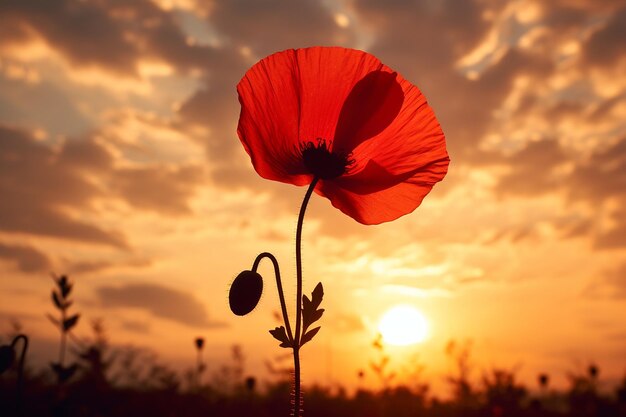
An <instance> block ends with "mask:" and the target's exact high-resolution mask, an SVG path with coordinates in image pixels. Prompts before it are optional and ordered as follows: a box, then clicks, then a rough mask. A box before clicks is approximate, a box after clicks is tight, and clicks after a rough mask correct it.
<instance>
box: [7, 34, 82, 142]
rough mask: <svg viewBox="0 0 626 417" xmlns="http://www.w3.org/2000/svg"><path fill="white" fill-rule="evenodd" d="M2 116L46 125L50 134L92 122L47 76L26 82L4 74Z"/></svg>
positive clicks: (73, 130)
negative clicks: (6, 76) (33, 81)
mask: <svg viewBox="0 0 626 417" xmlns="http://www.w3.org/2000/svg"><path fill="white" fill-rule="evenodd" d="M0 25H1V22H0ZM0 39H2V37H1V36H0ZM3 63H4V64H5V65H7V64H9V65H10V61H8V60H7V61H5V60H3ZM0 120H10V121H11V124H12V125H20V126H28V127H33V128H41V129H45V130H46V131H47V132H49V133H51V134H57V133H62V134H68V133H70V134H79V133H82V132H84V131H85V130H87V129H89V128H90V127H91V125H92V121H90V120H88V119H87V118H86V117H85V115H84V114H83V112H82V111H81V110H80V109H79V108H78V105H77V103H76V102H75V100H73V98H72V97H71V96H69V95H68V94H67V93H66V92H64V91H62V90H61V89H60V88H59V87H57V86H55V85H53V84H52V83H50V82H48V81H47V80H45V79H42V80H41V81H40V82H38V83H36V84H33V83H30V84H25V83H24V82H23V81H21V80H11V79H6V78H5V77H2V76H0Z"/></svg>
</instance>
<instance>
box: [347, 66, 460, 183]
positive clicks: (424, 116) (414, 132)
mask: <svg viewBox="0 0 626 417" xmlns="http://www.w3.org/2000/svg"><path fill="white" fill-rule="evenodd" d="M398 82H399V84H400V85H401V86H402V89H403V92H404V101H403V103H402V108H401V109H400V111H399V113H398V115H397V117H396V118H395V119H394V120H393V121H392V122H391V123H390V124H389V126H387V128H386V129H385V130H384V131H382V132H380V133H379V134H378V135H376V136H374V137H372V138H370V139H369V140H366V141H364V142H362V143H361V144H360V145H358V146H357V147H356V148H355V149H354V150H353V151H352V156H351V158H352V159H353V160H354V161H355V163H354V164H353V166H352V167H351V169H350V172H349V173H348V175H353V174H356V173H358V172H359V171H361V170H363V169H365V168H366V166H367V165H368V164H369V163H370V162H371V161H373V162H375V163H376V164H377V165H378V166H380V167H382V168H383V169H384V170H386V171H387V172H389V173H390V174H393V175H406V174H408V173H411V172H414V171H415V170H416V168H419V167H423V166H427V165H429V164H431V163H432V162H433V161H441V160H447V159H448V153H447V151H446V144H445V137H444V134H443V131H442V130H441V126H440V125H439V122H438V121H437V119H436V118H435V113H434V112H433V110H432V108H431V107H430V106H429V105H428V103H427V101H426V98H425V97H424V95H423V94H422V93H421V91H420V90H419V89H418V88H417V87H415V86H414V85H412V84H411V83H409V82H408V81H406V80H404V79H403V78H402V77H401V76H400V75H398Z"/></svg>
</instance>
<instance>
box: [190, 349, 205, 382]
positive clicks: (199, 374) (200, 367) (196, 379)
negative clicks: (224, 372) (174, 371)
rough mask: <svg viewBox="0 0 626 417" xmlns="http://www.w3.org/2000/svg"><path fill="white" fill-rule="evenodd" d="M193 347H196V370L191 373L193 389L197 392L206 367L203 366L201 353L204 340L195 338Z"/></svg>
mask: <svg viewBox="0 0 626 417" xmlns="http://www.w3.org/2000/svg"><path fill="white" fill-rule="evenodd" d="M194 345H195V347H196V369H195V371H194V373H193V374H194V375H193V380H194V382H193V384H194V387H195V389H196V390H198V389H200V386H201V385H202V374H203V373H204V371H205V370H206V365H205V364H204V360H203V359H202V353H203V351H204V338H202V337H197V338H196V339H195V340H194Z"/></svg>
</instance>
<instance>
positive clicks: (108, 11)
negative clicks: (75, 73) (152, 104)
mask: <svg viewBox="0 0 626 417" xmlns="http://www.w3.org/2000/svg"><path fill="white" fill-rule="evenodd" d="M0 15H2V16H3V20H4V21H6V22H9V23H10V27H11V29H12V31H14V32H15V33H16V35H15V36H11V37H9V38H7V39H6V40H5V41H6V42H9V43H20V42H21V43H24V42H26V41H28V40H30V39H32V38H33V36H34V35H35V34H36V35H37V36H38V37H40V38H42V39H43V40H44V41H45V42H46V43H47V44H48V45H49V46H50V47H51V48H53V49H55V50H56V51H58V52H60V53H61V54H62V55H63V56H65V57H66V58H67V59H68V60H69V61H70V62H71V63H72V64H73V65H75V66H78V67H87V68H89V67H97V68H100V69H104V70H107V71H109V72H112V73H114V74H117V75H119V76H124V77H133V78H137V77H139V73H138V64H139V62H140V60H142V59H144V60H145V59H150V58H151V59H160V60H163V61H166V62H167V63H169V64H171V65H172V66H173V67H174V68H176V69H178V70H180V71H184V72H186V71H189V70H192V69H200V70H203V71H208V72H210V71H211V70H212V69H215V68H218V69H220V70H223V71H225V70H226V69H227V68H230V67H231V64H232V63H233V58H234V57H236V56H237V54H236V52H233V51H230V50H225V49H220V48H215V47H210V46H202V45H200V46H198V45H193V44H190V43H189V42H187V35H186V34H185V33H184V31H183V30H182V28H181V27H180V24H179V22H178V21H177V19H176V15H175V14H173V13H169V12H167V11H164V10H162V9H160V8H159V7H158V6H157V5H156V4H155V3H154V2H151V1H148V0H137V1H133V2H126V1H121V0H101V1H94V2H85V1H80V0H59V1H55V2H49V1H45V0H24V1H10V2H3V3H1V4H0ZM28 35H31V36H28ZM3 40H4V38H3ZM211 67H213V68H211Z"/></svg>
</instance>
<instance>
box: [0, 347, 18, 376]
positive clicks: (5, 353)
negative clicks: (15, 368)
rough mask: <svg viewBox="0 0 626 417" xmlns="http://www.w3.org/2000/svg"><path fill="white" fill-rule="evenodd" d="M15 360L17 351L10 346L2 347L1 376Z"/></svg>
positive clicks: (0, 357)
mask: <svg viewBox="0 0 626 417" xmlns="http://www.w3.org/2000/svg"><path fill="white" fill-rule="evenodd" d="M14 360H15V351H14V350H13V348H12V347H11V346H9V345H3V346H0V375H2V374H3V373H4V371H6V370H7V369H9V368H10V367H11V365H12V364H13V361H14Z"/></svg>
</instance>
